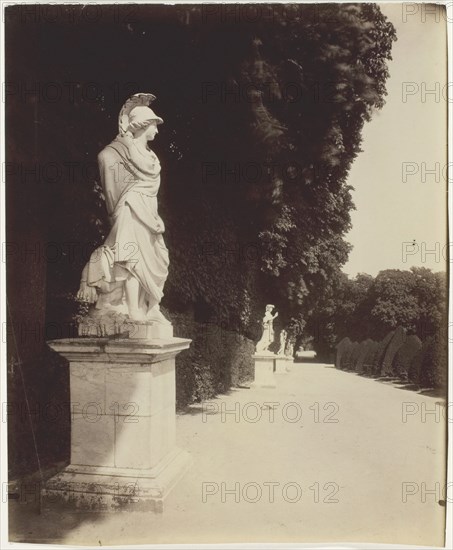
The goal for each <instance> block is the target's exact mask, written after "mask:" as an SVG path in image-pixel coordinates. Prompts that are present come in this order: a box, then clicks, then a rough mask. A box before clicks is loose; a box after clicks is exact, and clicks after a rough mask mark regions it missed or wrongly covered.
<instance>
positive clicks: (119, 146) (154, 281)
mask: <svg viewBox="0 0 453 550" xmlns="http://www.w3.org/2000/svg"><path fill="white" fill-rule="evenodd" d="M150 95H151V94H136V96H133V97H132V98H131V99H130V100H129V104H128V102H126V104H125V106H124V107H123V110H122V112H121V114H120V133H119V135H118V136H117V137H116V139H114V140H113V141H112V142H111V143H110V144H109V145H107V146H106V147H105V148H104V149H103V150H102V151H101V152H100V153H99V155H98V162H99V172H100V178H101V183H102V188H103V192H104V197H105V202H106V207H107V212H108V214H109V219H110V224H111V226H110V231H109V234H108V236H107V238H106V240H105V242H104V244H103V245H102V246H100V247H99V248H97V249H96V250H95V251H94V252H93V254H92V255H91V258H90V261H89V262H88V263H87V264H86V266H85V268H84V270H83V273H82V280H81V285H80V290H79V293H78V298H79V299H80V300H82V301H86V302H91V303H95V308H96V309H98V310H102V311H116V312H120V313H125V314H127V315H128V317H129V318H130V319H131V320H136V321H157V322H160V323H168V321H167V320H166V319H165V317H164V316H163V315H162V313H161V312H160V309H159V303H160V301H161V299H162V296H163V287H164V284H165V281H166V279H167V276H168V266H169V258H168V250H167V247H166V246H165V242H164V239H163V233H164V231H165V226H164V222H163V221H162V218H161V217H160V216H159V213H158V205H157V194H158V191H159V186H160V172H161V166H160V163H159V159H158V158H157V156H156V155H155V153H154V152H153V151H152V150H151V149H150V148H149V146H148V142H149V141H152V140H153V139H154V137H155V136H156V134H157V133H158V130H157V126H158V124H162V123H163V120H162V119H161V118H160V117H158V116H157V115H156V114H155V113H154V111H152V109H150V108H149V107H148V106H147V105H146V104H143V103H146V102H147V101H148V102H149V97H147V96H150ZM137 96H138V97H137ZM143 96H145V97H143ZM151 97H153V96H151Z"/></svg>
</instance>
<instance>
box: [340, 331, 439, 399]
mask: <svg viewBox="0 0 453 550" xmlns="http://www.w3.org/2000/svg"><path fill="white" fill-rule="evenodd" d="M335 366H336V367H337V368H340V369H342V370H352V371H355V372H357V373H360V374H362V373H363V374H368V375H371V376H383V375H384V376H385V375H389V374H393V375H396V376H398V377H400V378H402V379H404V380H406V381H409V382H412V383H414V384H416V385H418V386H420V387H423V388H436V389H441V390H442V391H443V392H444V393H446V389H447V380H448V346H447V333H446V331H442V332H439V333H438V334H436V335H435V336H429V337H428V338H426V340H425V341H424V342H423V343H422V342H421V340H420V339H419V338H418V337H417V336H415V335H411V336H406V330H405V329H404V328H403V327H398V328H397V329H396V330H392V331H390V332H389V333H388V334H387V335H386V336H385V338H384V339H383V340H381V341H380V342H375V341H374V340H371V339H367V340H363V341H362V342H360V343H357V342H351V340H350V339H349V338H348V337H346V338H343V340H341V342H340V343H339V344H338V345H337V355H336V360H335Z"/></svg>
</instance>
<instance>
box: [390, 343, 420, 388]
mask: <svg viewBox="0 0 453 550" xmlns="http://www.w3.org/2000/svg"><path fill="white" fill-rule="evenodd" d="M421 349H422V341H421V340H420V338H419V337H418V336H416V335H415V334H412V335H411V336H408V337H407V338H406V341H405V342H404V344H403V345H402V346H401V347H400V349H399V350H398V351H397V352H396V354H395V357H394V359H393V367H392V368H393V372H394V373H395V375H396V376H399V377H400V378H402V379H403V380H409V371H410V368H411V363H412V361H413V359H414V357H415V356H416V355H417V353H419V352H420V350H421Z"/></svg>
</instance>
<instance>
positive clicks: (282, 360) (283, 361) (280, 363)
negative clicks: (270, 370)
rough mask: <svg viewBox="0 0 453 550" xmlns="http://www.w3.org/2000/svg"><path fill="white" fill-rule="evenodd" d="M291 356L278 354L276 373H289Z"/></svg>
mask: <svg viewBox="0 0 453 550" xmlns="http://www.w3.org/2000/svg"><path fill="white" fill-rule="evenodd" d="M289 359H290V358H289V357H287V356H286V355H277V357H276V359H275V373H276V374H288V371H289Z"/></svg>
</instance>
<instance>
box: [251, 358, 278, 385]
mask: <svg viewBox="0 0 453 550" xmlns="http://www.w3.org/2000/svg"><path fill="white" fill-rule="evenodd" d="M276 358H277V356H276V355H275V354H274V353H271V352H268V353H266V352H261V353H259V352H258V353H255V355H253V362H254V364H255V380H254V382H253V383H252V384H251V386H252V387H254V388H275V387H276V386H277V384H276V382H275V375H274V373H275V361H276Z"/></svg>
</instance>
